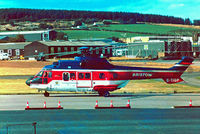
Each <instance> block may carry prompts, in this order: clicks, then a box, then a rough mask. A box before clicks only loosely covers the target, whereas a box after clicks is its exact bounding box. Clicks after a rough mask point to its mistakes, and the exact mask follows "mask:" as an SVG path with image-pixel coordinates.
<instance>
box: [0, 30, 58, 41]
mask: <svg viewBox="0 0 200 134" xmlns="http://www.w3.org/2000/svg"><path fill="white" fill-rule="evenodd" d="M17 35H24V38H25V40H26V42H32V41H49V40H53V39H55V36H56V31H54V30H41V31H15V32H0V36H1V37H16V36H17Z"/></svg>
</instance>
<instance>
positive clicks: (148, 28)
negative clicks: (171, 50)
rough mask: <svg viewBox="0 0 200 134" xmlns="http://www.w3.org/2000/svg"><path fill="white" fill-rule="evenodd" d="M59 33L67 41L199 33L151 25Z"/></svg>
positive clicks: (111, 26)
mask: <svg viewBox="0 0 200 134" xmlns="http://www.w3.org/2000/svg"><path fill="white" fill-rule="evenodd" d="M60 32H64V33H66V34H67V35H68V38H69V39H92V38H110V37H118V38H123V37H134V36H154V35H185V36H192V34H193V33H194V32H200V29H194V28H182V27H174V26H161V25H151V24H119V25H109V26H106V27H95V28H91V29H90V30H61V31H60Z"/></svg>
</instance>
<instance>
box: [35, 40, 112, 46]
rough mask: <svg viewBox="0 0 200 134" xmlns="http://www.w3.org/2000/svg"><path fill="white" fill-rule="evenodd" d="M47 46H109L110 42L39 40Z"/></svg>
mask: <svg viewBox="0 0 200 134" xmlns="http://www.w3.org/2000/svg"><path fill="white" fill-rule="evenodd" d="M39 42H40V43H42V44H44V45H47V46H109V45H110V44H108V43H105V42H102V41H73V42H71V41H60V42H59V41H39Z"/></svg>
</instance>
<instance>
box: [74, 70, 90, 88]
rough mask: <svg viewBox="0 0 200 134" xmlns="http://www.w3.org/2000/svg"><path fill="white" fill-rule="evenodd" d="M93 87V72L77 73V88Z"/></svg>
mask: <svg viewBox="0 0 200 134" xmlns="http://www.w3.org/2000/svg"><path fill="white" fill-rule="evenodd" d="M91 87H92V72H77V88H91Z"/></svg>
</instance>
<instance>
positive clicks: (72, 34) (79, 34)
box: [60, 30, 144, 39]
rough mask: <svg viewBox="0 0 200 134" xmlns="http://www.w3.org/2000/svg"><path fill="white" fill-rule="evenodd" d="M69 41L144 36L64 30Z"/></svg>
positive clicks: (112, 32)
mask: <svg viewBox="0 0 200 134" xmlns="http://www.w3.org/2000/svg"><path fill="white" fill-rule="evenodd" d="M60 32H64V33H66V34H67V36H68V38H69V39H92V38H110V37H119V38H122V37H124V36H126V37H133V36H144V34H137V33H122V32H114V31H90V30H63V31H60Z"/></svg>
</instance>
